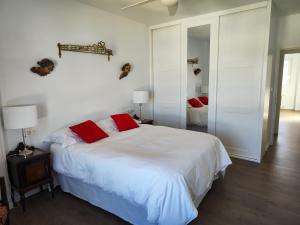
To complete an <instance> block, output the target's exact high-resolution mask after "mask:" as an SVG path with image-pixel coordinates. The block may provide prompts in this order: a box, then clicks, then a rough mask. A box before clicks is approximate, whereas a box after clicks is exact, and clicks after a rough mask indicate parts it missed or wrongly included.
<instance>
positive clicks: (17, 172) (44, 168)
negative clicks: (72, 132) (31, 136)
mask: <svg viewBox="0 0 300 225" xmlns="http://www.w3.org/2000/svg"><path fill="white" fill-rule="evenodd" d="M50 156H51V154H50V152H49V151H43V150H41V149H37V148H36V149H34V151H33V154H31V155H29V156H27V158H24V157H23V156H19V155H14V156H8V157H7V168H8V175H9V180H10V184H11V199H12V202H13V203H14V205H15V198H14V192H15V191H17V192H19V193H20V196H21V204H22V208H23V211H25V193H26V192H28V191H31V190H33V189H35V188H37V187H40V189H41V191H42V190H43V185H45V184H49V185H50V190H51V194H52V198H54V193H53V179H52V174H51V164H50V160H51V159H50Z"/></svg>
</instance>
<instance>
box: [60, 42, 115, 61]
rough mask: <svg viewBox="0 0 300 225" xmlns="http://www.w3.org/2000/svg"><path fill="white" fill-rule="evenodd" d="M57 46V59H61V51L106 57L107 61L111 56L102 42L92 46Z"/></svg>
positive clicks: (109, 50) (111, 53)
mask: <svg viewBox="0 0 300 225" xmlns="http://www.w3.org/2000/svg"><path fill="white" fill-rule="evenodd" d="M57 46H58V55H59V58H61V52H62V51H71V52H83V53H92V54H100V55H107V57H108V61H109V60H110V56H112V55H113V52H112V50H111V49H108V48H106V46H105V43H104V42H103V41H100V42H98V43H97V44H93V45H72V44H61V43H58V44H57Z"/></svg>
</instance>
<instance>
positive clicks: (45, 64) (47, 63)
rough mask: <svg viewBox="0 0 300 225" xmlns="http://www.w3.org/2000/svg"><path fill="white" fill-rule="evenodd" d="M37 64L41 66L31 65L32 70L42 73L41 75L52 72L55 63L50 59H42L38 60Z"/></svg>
mask: <svg viewBox="0 0 300 225" xmlns="http://www.w3.org/2000/svg"><path fill="white" fill-rule="evenodd" d="M37 64H38V65H39V66H37V67H31V69H30V70H31V72H33V73H36V74H38V75H40V76H41V77H43V76H47V75H48V74H49V73H51V72H52V71H53V69H54V67H55V66H54V63H53V62H52V61H51V60H50V59H42V60H41V61H38V62H37Z"/></svg>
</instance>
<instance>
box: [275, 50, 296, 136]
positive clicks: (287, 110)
mask: <svg viewBox="0 0 300 225" xmlns="http://www.w3.org/2000/svg"><path fill="white" fill-rule="evenodd" d="M299 121H300V49H293V50H282V51H281V56H280V74H279V82H278V97H277V110H276V121H275V132H274V133H275V135H278V133H280V132H281V133H282V132H285V131H286V129H285V126H283V125H282V124H296V123H299ZM289 127H291V126H289Z"/></svg>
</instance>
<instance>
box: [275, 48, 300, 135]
mask: <svg viewBox="0 0 300 225" xmlns="http://www.w3.org/2000/svg"><path fill="white" fill-rule="evenodd" d="M294 53H300V47H299V48H293V49H281V50H280V59H279V60H280V61H279V70H278V71H279V74H278V83H277V87H275V88H276V89H277V91H276V93H277V94H276V97H275V98H276V99H275V101H273V104H275V107H273V106H272V108H275V110H276V111H275V116H274V117H273V118H272V120H273V121H272V128H273V129H272V132H271V134H272V135H278V128H279V118H280V106H281V91H282V76H283V66H284V56H285V55H287V54H294Z"/></svg>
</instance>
